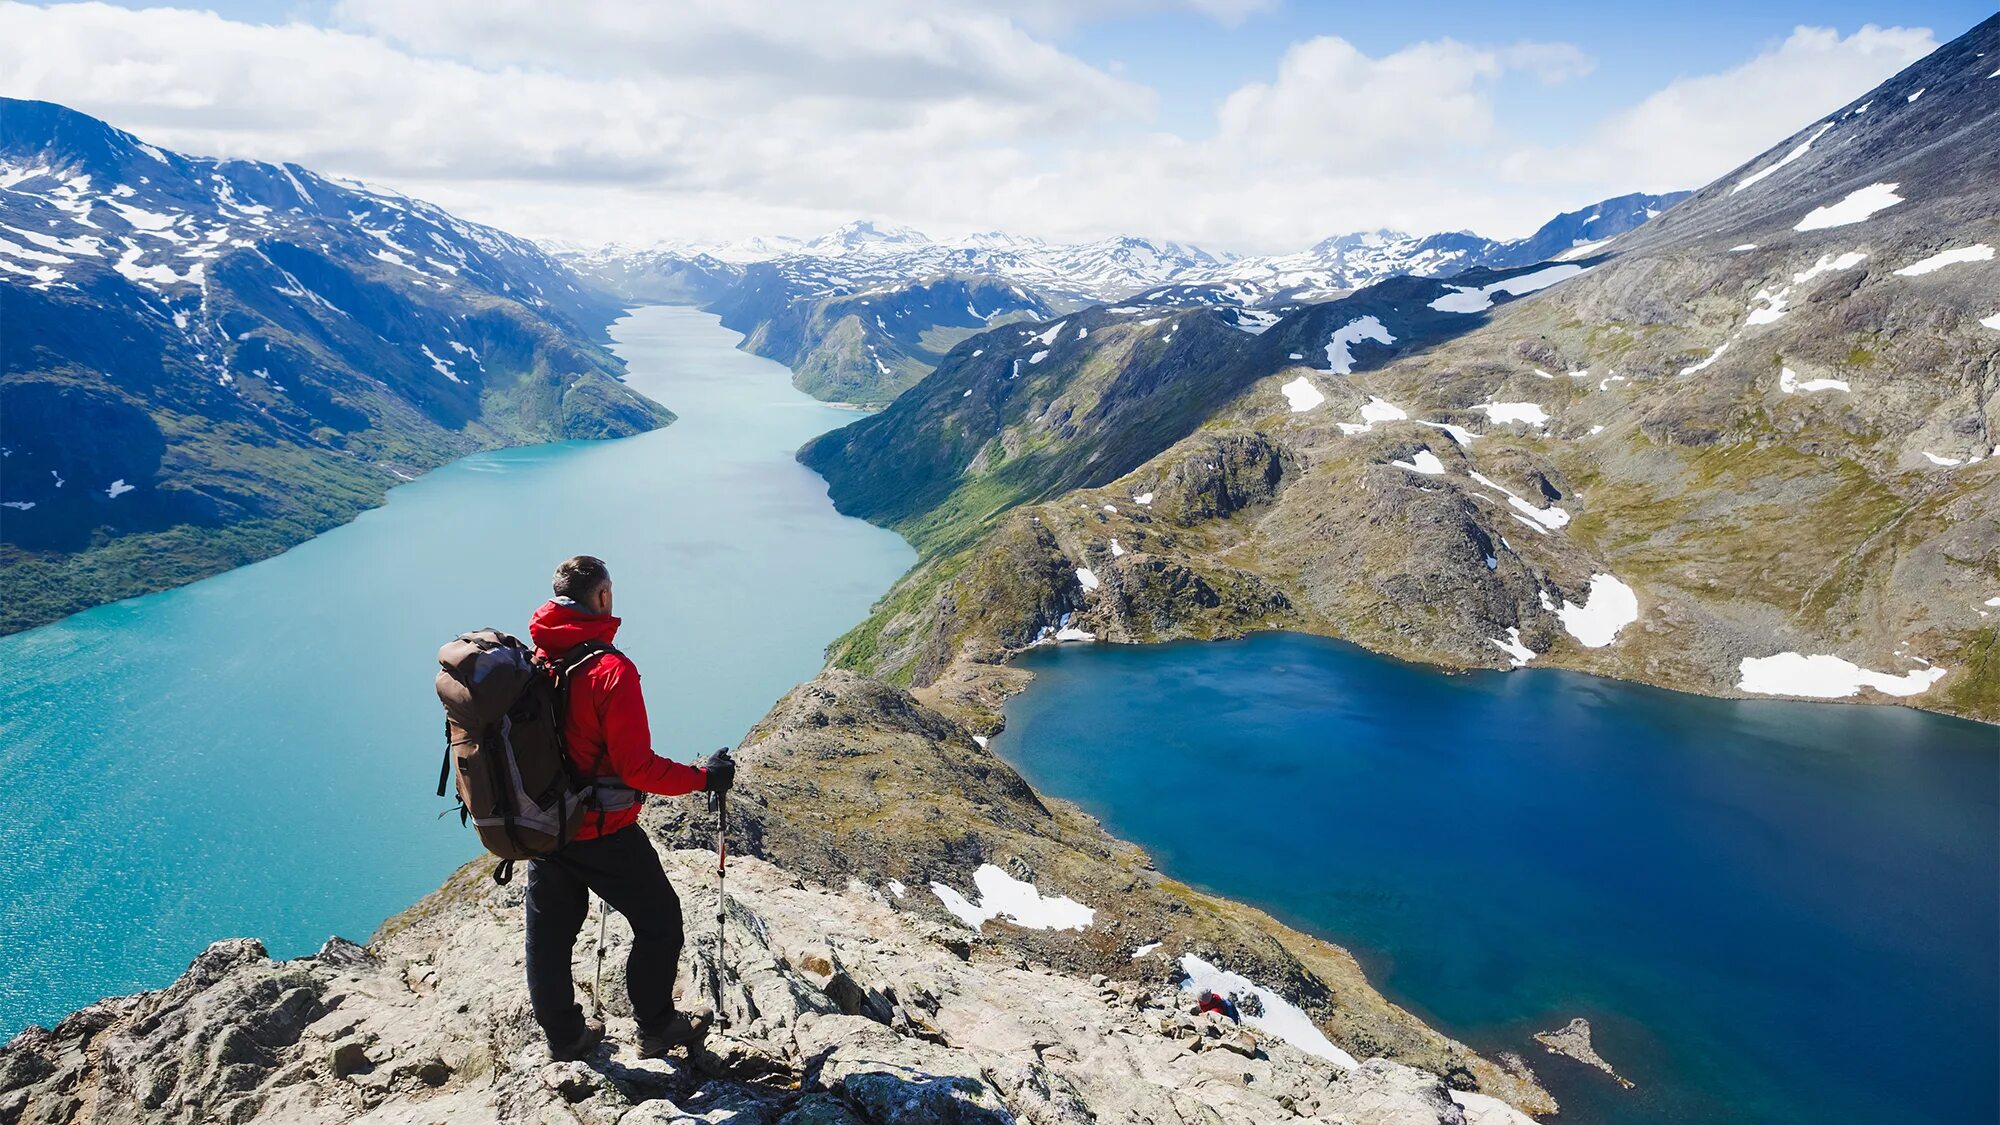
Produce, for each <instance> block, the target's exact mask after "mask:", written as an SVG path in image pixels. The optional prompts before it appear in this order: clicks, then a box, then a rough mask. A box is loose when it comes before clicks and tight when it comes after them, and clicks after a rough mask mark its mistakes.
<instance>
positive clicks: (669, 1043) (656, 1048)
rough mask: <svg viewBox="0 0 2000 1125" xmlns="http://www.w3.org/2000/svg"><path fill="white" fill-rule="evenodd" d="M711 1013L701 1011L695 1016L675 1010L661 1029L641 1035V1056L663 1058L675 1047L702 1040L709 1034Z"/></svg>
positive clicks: (688, 1045)
mask: <svg viewBox="0 0 2000 1125" xmlns="http://www.w3.org/2000/svg"><path fill="white" fill-rule="evenodd" d="M708 1024H709V1015H708V1013H706V1012H700V1013H697V1014H695V1015H693V1016H690V1015H688V1014H687V1013H686V1012H675V1013H674V1018H672V1019H670V1020H668V1021H667V1026H666V1027H665V1028H663V1029H662V1030H659V1031H648V1032H645V1033H644V1034H642V1035H640V1036H639V1057H640V1058H642V1059H657V1058H662V1057H664V1056H665V1055H666V1053H667V1052H668V1051H671V1050H673V1049H674V1048H675V1047H691V1046H693V1045H694V1044H696V1043H699V1042H701V1040H702V1037H703V1036H705V1035H707V1034H708Z"/></svg>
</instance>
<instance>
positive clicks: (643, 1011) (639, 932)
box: [528, 824, 682, 1044]
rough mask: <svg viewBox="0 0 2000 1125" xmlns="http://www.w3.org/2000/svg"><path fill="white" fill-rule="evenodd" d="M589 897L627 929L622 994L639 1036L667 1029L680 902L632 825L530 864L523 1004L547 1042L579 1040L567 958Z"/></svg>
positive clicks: (675, 967) (579, 1018)
mask: <svg viewBox="0 0 2000 1125" xmlns="http://www.w3.org/2000/svg"><path fill="white" fill-rule="evenodd" d="M591 891H596V892H597V897H599V898H601V899H603V900H604V901H605V902H607V903H609V904H611V909H613V910H616V911H617V912H618V913H620V914H622V915H624V916H625V920H626V921H627V922H629V923H631V925H632V953H631V956H629V957H627V958H626V960H625V988H626V991H627V992H628V993H629V994H630V995H631V997H632V1014H633V1016H634V1017H635V1018H636V1019H637V1020H638V1023H639V1032H640V1034H642V1035H643V1034H646V1033H648V1032H663V1031H665V1030H666V1027H667V1022H668V1021H669V1020H671V1019H672V1018H673V1015H674V974H675V973H676V972H677V971H678V970H679V968H680V960H681V941H682V936H681V900H680V897H679V896H678V895H676V894H674V888H673V885H672V884H670V883H668V882H667V873H666V872H665V871H663V870H661V869H660V856H659V853H658V852H655V851H654V850H653V844H652V841H650V840H648V839H647V838H646V833H645V830H644V829H641V828H640V827H639V826H638V825H636V824H635V825H633V826H631V827H630V828H622V829H620V830H618V831H616V832H613V833H612V834H611V835H609V836H603V837H599V838H598V839H595V840H579V841H577V842H575V843H573V844H571V845H569V846H568V847H566V848H564V849H563V850H562V851H560V852H557V853H556V854H555V855H553V856H550V857H549V858H547V859H538V860H535V861H533V862H531V863H530V864H529V865H528V999H529V1002H530V1003H532V1004H533V1005H534V1009H535V1020H536V1022H538V1023H540V1024H541V1025H542V1031H543V1032H544V1033H546V1034H547V1035H548V1037H549V1042H551V1043H556V1044H566V1043H572V1042H574V1041H575V1040H576V1038H577V1037H578V1036H579V1035H581V1034H583V1008H582V1007H580V1006H579V1005H578V1004H577V1002H576V987H575V984H574V982H573V981H572V980H571V978H570V954H571V950H572V949H573V948H574V947H575V945H576V935H577V931H578V930H580V929H582V928H583V923H584V919H585V918H586V917H587V916H588V915H589V913H590V893H589V892H591Z"/></svg>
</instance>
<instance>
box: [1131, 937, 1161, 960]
mask: <svg viewBox="0 0 2000 1125" xmlns="http://www.w3.org/2000/svg"><path fill="white" fill-rule="evenodd" d="M1158 948H1160V943H1159V942H1157V941H1149V942H1147V943H1146V944H1144V945H1142V946H1140V947H1139V948H1137V949H1135V950H1133V951H1132V960H1134V961H1137V960H1138V959H1139V958H1141V957H1144V956H1145V955H1146V954H1148V953H1151V952H1152V951H1154V950H1155V949H1158Z"/></svg>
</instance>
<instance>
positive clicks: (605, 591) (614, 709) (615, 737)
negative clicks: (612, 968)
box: [528, 555, 736, 1061]
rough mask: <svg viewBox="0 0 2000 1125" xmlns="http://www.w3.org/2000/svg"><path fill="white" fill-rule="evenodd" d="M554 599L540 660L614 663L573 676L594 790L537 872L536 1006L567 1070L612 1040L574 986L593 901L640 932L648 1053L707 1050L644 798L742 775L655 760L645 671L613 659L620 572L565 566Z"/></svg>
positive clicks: (642, 1026)
mask: <svg viewBox="0 0 2000 1125" xmlns="http://www.w3.org/2000/svg"><path fill="white" fill-rule="evenodd" d="M555 595H556V596H555V597H554V598H552V599H551V600H549V601H548V602H546V603H544V604H543V606H542V607H541V608H540V609H538V610H536V611H535V615H534V617H533V618H532V619H531V621H530V622H529V625H528V635H529V636H530V637H532V638H533V639H534V642H535V648H536V650H537V651H538V653H539V654H540V655H541V656H542V657H543V658H544V659H550V660H553V659H559V658H560V657H562V656H563V655H564V654H565V653H568V652H569V651H570V650H572V649H574V648H576V647H577V646H578V645H581V644H584V643H586V642H591V641H595V642H598V643H599V644H600V645H602V646H605V651H604V652H603V654H602V655H600V656H598V657H596V658H595V659H593V660H591V661H590V663H588V664H586V665H584V666H583V668H582V670H581V671H578V672H576V673H575V674H573V675H572V676H571V678H570V686H569V703H568V707H569V710H568V715H567V719H566V721H565V723H564V727H563V736H564V743H565V749H566V751H567V753H568V756H569V760H570V764H571V766H573V767H574V768H575V770H576V774H577V776H578V777H579V778H581V779H584V780H585V781H586V782H587V783H589V784H590V789H589V791H588V800H587V801H586V812H585V814H584V818H583V823H582V824H581V825H580V826H579V827H578V829H577V832H576V837H575V839H574V840H573V841H572V842H571V843H570V844H569V845H568V846H566V847H564V848H563V849H562V850H561V851H559V852H557V853H555V854H554V855H551V856H548V857H547V858H544V859H537V860H534V861H532V862H531V863H530V864H529V865H528V998H529V1000H530V1002H531V1003H532V1004H533V1006H534V1009H535V1020H536V1022H538V1023H540V1024H541V1025H542V1031H543V1033H544V1034H546V1035H547V1036H548V1038H549V1053H550V1054H551V1055H553V1056H554V1057H555V1058H556V1059H557V1060H558V1061H568V1060H571V1059H579V1058H582V1057H583V1056H585V1055H587V1054H589V1053H590V1051H591V1049H592V1048H594V1047H596V1046H597V1044H598V1043H599V1042H600V1041H601V1040H603V1038H604V1025H603V1024H602V1023H601V1022H599V1021H597V1020H595V1019H585V1018H584V1015H583V1008H582V1007H581V1006H579V1005H578V1004H577V1002H576V988H575V985H574V982H573V981H572V980H571V977H570V955H571V950H572V949H573V948H574V946H575V944H576V935H577V932H578V931H579V930H581V929H582V928H583V923H584V920H585V918H586V917H587V916H588V915H589V912H590V892H592V891H595V892H597V897H599V898H601V899H603V900H604V901H605V902H606V903H608V904H610V906H611V908H612V909H614V910H616V911H618V913H620V914H622V915H624V916H625V920H626V921H627V922H630V923H631V925H632V953H631V956H630V957H629V958H627V960H626V962H625V986H626V989H627V991H628V992H629V993H630V995H631V997H632V1015H633V1017H634V1019H636V1020H637V1022H638V1024H639V1053H640V1055H641V1056H644V1057H648V1058H650V1057H655V1056H658V1055H662V1054H665V1053H666V1052H667V1051H668V1050H669V1049H671V1048H673V1047H676V1046H680V1045H683V1044H688V1043H693V1042H696V1041H698V1040H699V1039H700V1038H701V1037H702V1035H703V1034H704V1033H705V1032H706V1031H707V1020H706V1019H705V1018H704V1019H702V1020H700V1021H696V1020H692V1019H690V1018H689V1017H688V1016H687V1014H686V1013H683V1012H676V1011H675V1010H674V975H675V973H676V972H677V971H678V969H679V965H680V957H681V945H682V933H681V903H680V898H679V896H677V895H675V894H674V888H673V886H672V885H671V884H670V883H668V882H667V874H666V872H665V871H663V870H661V868H660V857H659V853H658V852H656V851H654V850H653V844H652V841H651V840H649V839H648V838H647V836H646V832H645V829H643V828H640V827H639V808H640V806H641V804H642V803H643V801H644V797H643V796H642V794H645V793H657V794H659V795H661V796H665V797H676V796H680V795H682V794H685V793H694V792H697V791H702V792H722V791H727V790H728V788H729V786H730V784H731V782H733V781H734V780H735V773H736V767H735V766H734V765H733V764H732V763H731V762H730V761H729V759H728V757H727V756H726V755H718V756H717V757H716V758H715V759H712V760H711V761H710V762H709V765H708V767H707V768H706V769H701V768H697V767H695V766H684V765H681V764H680V763H678V762H673V761H669V760H667V759H665V758H662V757H660V756H659V755H657V754H655V753H654V752H653V739H652V734H651V732H650V731H649V730H648V728H647V723H646V701H645V699H644V698H643V697H642V696H641V695H640V693H639V669H638V668H637V667H635V666H634V665H633V663H632V661H631V660H630V659H629V658H627V657H626V656H625V654H624V653H622V652H619V651H618V650H617V649H615V648H610V647H609V646H610V645H611V642H612V638H614V637H615V636H617V634H618V618H616V617H614V616H612V613H611V572H610V570H609V569H608V568H606V567H605V565H604V562H603V560H601V559H596V558H592V557H591V556H589V555H578V556H576V557H575V558H572V559H568V560H566V561H564V562H563V564H562V565H561V566H558V567H556V576H555ZM593 779H594V780H593Z"/></svg>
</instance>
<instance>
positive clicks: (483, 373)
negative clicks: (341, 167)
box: [0, 99, 672, 631]
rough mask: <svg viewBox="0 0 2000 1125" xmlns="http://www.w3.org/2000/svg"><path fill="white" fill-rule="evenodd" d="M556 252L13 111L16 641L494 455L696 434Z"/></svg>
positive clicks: (8, 523)
mask: <svg viewBox="0 0 2000 1125" xmlns="http://www.w3.org/2000/svg"><path fill="white" fill-rule="evenodd" d="M617 313H618V305H617V304H616V303H615V302H614V301H612V300H611V299H610V298H608V297H606V296H605V295H604V294H603V293H602V292H601V291H600V290H598V289H597V288H595V287H593V286H589V285H586V284H584V283H582V282H581V281H580V280H579V279H578V278H577V277H576V275H575V274H573V273H572V272H571V271H570V270H569V268H568V267H566V266H564V265H562V264H561V263H560V262H558V261H556V260H555V259H554V258H552V257H550V256H549V255H548V254H547V253H545V252H543V251H542V250H541V249H540V248H539V247H537V246H536V245H534V244H533V243H530V242H527V241H525V240H523V239H519V238H515V237H514V236H512V235H509V234H506V233H504V232H502V231H498V230H495V229H493V228H491V227H484V226H480V225H478V224H475V223H468V222H465V221H463V220H461V219H458V218H456V217H454V216H452V215H450V214H448V213H446V212H445V211H442V210H440V209H438V208H436V207H433V206H431V205H430V204H427V203H423V202H420V201H417V200H414V199H409V198H406V197H404V196H401V195H397V194H395V193H393V192H387V191H382V190H379V189H375V188H370V187H367V186H365V185H362V184H357V183H352V182H346V181H337V180H332V179H329V178H326V177H324V176H320V175H317V174H315V173H314V172H312V171H310V170H308V169H306V168H302V167H300V166H298V165H296V164H264V163H257V162H253V161H245V160H214V159H207V158H198V157H190V156H184V155H181V154H179V153H174V152H168V151H166V150H163V149H160V148H157V147H155V146H153V145H150V144H147V143H145V142H144V141H141V140H139V139H138V138H137V137H134V136H132V135H131V134H129V133H125V132H122V131H120V130H118V129H114V128H112V127H111V126H109V125H106V124H105V123H104V122H102V121H98V120H96V119H95V118H92V117H88V116H86V115H84V114H81V113H77V112H75V111H74V110H70V109H66V108H64V107H62V106H58V105H52V104H49V103H45V102H31V101H16V100H11V99H0V324H4V325H5V331H4V332H0V503H4V505H5V506H4V508H0V606H4V608H0V631H12V630H16V629H21V628H24V627H27V626H30V625H34V624H37V623H39V622H43V621H48V620H51V619H53V618H55V617H59V616H62V615H63V614H66V613H70V612H73V611H75V610H77V609H80V608H84V607H86V606H89V605H94V604H97V603H100V602H104V601H109V600H113V599H116V598H121V597H126V596H129V595H132V594H138V593H145V592H147V591H151V590H157V589H162V588H165V587H167V586H172V585H176V584H179V583H181V582H186V581H190V580H192V579H194V578H198V577H201V576H203V575H206V574H210V573H213V572H215V571H218V570H222V569H226V568H228V567H230V566H235V565H238V564H241V563H243V562H247V561H251V560H254V559H257V558H260V557H263V556H265V555H269V554H272V553H275V552H276V551H279V550H282V549H284V548H285V547H287V546H290V545H291V544H293V543H296V542H299V541H300V540H302V539H305V538H307V537H309V536H311V535H313V534H315V533H317V532H319V531H323V530H325V529H327V528H329V527H332V526H334V525H335V524H338V523H340V522H343V521H345V520H347V519H350V518H352V517H353V516H354V515H355V514H357V513H358V512H360V511H361V510H363V509H365V508H367V507H369V506H371V505H373V504H376V503H379V502H380V500H381V498H382V496H383V494H384V492H385V491H386V490H387V489H388V488H389V487H390V486H392V485H393V484H395V483H396V482H397V481H399V480H407V479H410V478H411V477H413V476H415V475H416V474H417V473H420V472H422V471H424V470H426V469H429V468H431V467H434V466H436V465H439V464H442V463H444V462H446V461H449V460H451V459H453V458H456V457H459V456H462V455H463V454H466V453H469V452H472V451H474V450H478V449H484V448H490V447H494V446H500V445H507V444H515V443H522V442H536V441H547V440H555V439H561V438H577V437H605V436H616V435H622V434H631V433H637V432H640V431H643V430H647V429H652V428H654V427H657V426H661V425H664V424H666V423H667V422H668V421H671V419H672V415H671V414H670V413H669V412H668V411H666V410H665V409H663V408H662V407H660V406H659V405H657V404H656V403H654V402H652V401H651V400H649V399H647V398H645V397H644V396H642V395H639V394H637V393H635V392H633V391H631V390H629V389H627V388H626V387H625V386H624V385H623V384H622V383H621V382H620V381H619V373H620V371H621V366H622V365H621V364H620V363H619V361H618V360H617V359H616V358H615V357H613V356H612V355H611V354H610V353H608V352H606V351H605V350H604V349H603V347H601V346H600V342H601V341H602V340H603V339H604V335H603V330H604V326H605V325H606V324H607V323H609V321H610V320H611V319H612V318H613V317H615V316H616V315H617Z"/></svg>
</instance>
